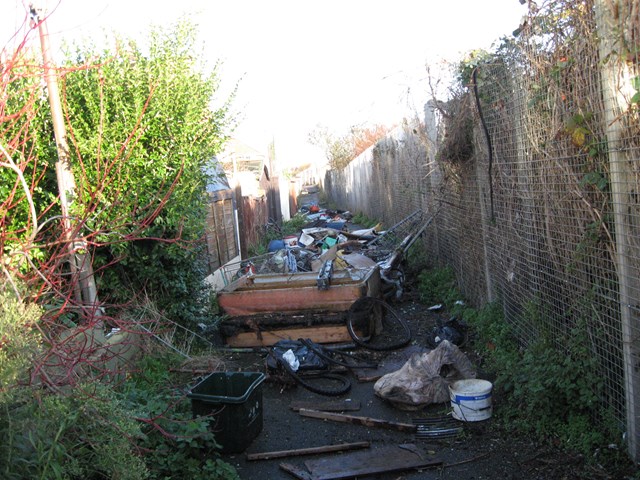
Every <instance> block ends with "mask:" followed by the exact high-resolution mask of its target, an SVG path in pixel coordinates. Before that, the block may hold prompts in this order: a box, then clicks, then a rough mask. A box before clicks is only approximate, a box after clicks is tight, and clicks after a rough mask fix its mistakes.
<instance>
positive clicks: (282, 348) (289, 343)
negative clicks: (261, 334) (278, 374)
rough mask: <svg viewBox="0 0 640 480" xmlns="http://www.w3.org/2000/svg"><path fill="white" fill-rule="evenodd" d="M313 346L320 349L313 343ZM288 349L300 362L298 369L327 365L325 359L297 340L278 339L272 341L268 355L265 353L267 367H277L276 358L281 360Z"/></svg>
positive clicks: (319, 347) (321, 368)
mask: <svg viewBox="0 0 640 480" xmlns="http://www.w3.org/2000/svg"><path fill="white" fill-rule="evenodd" d="M314 348H318V349H321V348H322V347H321V346H320V345H315V344H314ZM289 350H291V351H292V352H293V354H294V355H295V357H296V359H297V360H298V362H299V363H300V365H299V367H298V370H326V369H327V368H328V367H329V364H328V362H327V361H326V360H324V359H323V358H322V357H320V355H318V354H317V353H316V352H315V351H314V350H313V349H311V348H309V347H308V346H306V345H305V344H303V343H302V342H301V341H299V340H280V341H279V342H276V343H274V344H273V346H272V347H271V350H270V351H269V355H267V367H269V368H271V369H274V370H275V369H277V368H278V360H283V356H284V355H285V353H287V352H288V351H289ZM285 361H286V360H285Z"/></svg>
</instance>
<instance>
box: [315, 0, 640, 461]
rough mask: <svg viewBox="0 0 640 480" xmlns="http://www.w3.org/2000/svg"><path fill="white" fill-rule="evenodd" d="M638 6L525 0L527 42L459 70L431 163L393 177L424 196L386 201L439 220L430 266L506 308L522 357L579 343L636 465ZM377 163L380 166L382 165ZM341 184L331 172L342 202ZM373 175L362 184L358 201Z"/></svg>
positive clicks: (437, 119)
mask: <svg viewBox="0 0 640 480" xmlns="http://www.w3.org/2000/svg"><path fill="white" fill-rule="evenodd" d="M639 8H640V7H639V6H638V2H637V1H633V0H617V1H604V0H584V1H578V0H561V1H557V0H555V1H546V2H542V1H541V2H537V3H534V2H531V1H530V2H529V15H528V17H527V18H526V21H524V22H523V24H522V25H521V26H520V28H519V33H518V35H517V36H515V37H513V38H511V39H504V40H503V41H502V44H501V46H500V47H499V48H498V49H497V50H496V51H495V52H493V53H491V54H485V55H484V56H482V57H477V58H476V59H475V60H473V61H470V62H469V63H468V64H467V65H466V69H465V68H461V69H460V71H459V72H458V73H459V75H460V79H461V80H462V82H461V85H462V87H460V85H459V86H458V88H457V90H456V89H455V88H452V90H453V91H454V93H453V95H452V96H451V98H450V100H448V101H446V102H443V101H437V100H434V101H431V102H430V103H429V104H428V105H427V106H426V108H425V127H426V128H424V132H425V137H427V141H425V142H423V144H424V145H425V150H426V152H425V157H426V161H425V162H424V164H423V165H420V166H416V167H412V166H411V165H410V163H411V162H404V164H403V166H402V167H399V166H398V165H397V164H393V168H395V169H397V170H400V169H401V168H402V169H403V171H404V172H405V173H404V178H412V179H415V178H419V179H420V185H419V186H418V187H415V188H413V189H411V191H410V192H409V190H408V189H407V187H408V186H410V184H408V183H405V184H395V183H394V177H393V176H390V175H387V176H386V180H387V184H386V191H387V192H389V191H391V192H403V202H404V204H405V205H412V206H415V205H416V204H417V205H419V206H420V207H421V208H422V209H423V210H425V211H431V212H435V211H439V213H438V215H437V216H436V218H435V220H434V222H433V225H432V226H431V227H430V228H429V229H428V230H427V232H426V233H427V239H426V245H427V248H428V251H429V254H430V256H432V258H433V260H434V263H436V264H440V265H447V266H450V267H452V268H453V269H454V271H455V272H456V277H457V279H458V283H459V285H460V287H461V289H462V291H463V293H464V294H465V297H466V298H467V299H468V300H469V301H470V302H472V303H473V304H475V305H476V306H480V305H483V304H484V303H486V302H491V301H498V302H500V303H501V304H502V305H503V310H504V313H505V318H506V319H507V321H508V322H509V323H510V324H511V325H512V326H513V327H514V329H515V331H516V333H517V335H518V337H519V339H520V341H521V342H522V343H523V345H527V344H530V343H533V342H535V341H536V340H538V339H540V338H544V339H546V340H548V341H550V342H551V343H553V342H555V344H556V348H557V349H558V350H559V351H560V352H563V351H566V349H567V348H568V347H567V345H566V344H563V339H566V338H575V337H576V336H578V335H579V338H580V339H581V341H582V343H583V345H582V347H583V348H586V349H588V351H589V352H590V353H591V354H592V355H593V356H594V357H595V358H596V359H597V364H598V372H599V375H600V376H601V380H602V383H603V390H602V397H603V398H602V400H603V402H604V405H606V410H607V414H606V415H603V416H602V418H601V419H599V420H597V421H600V422H608V423H609V425H607V426H606V427H607V428H609V429H610V428H611V426H612V425H611V424H613V426H614V428H615V429H616V430H618V431H619V432H620V434H621V435H622V436H623V437H624V439H625V441H626V442H627V445H628V448H629V451H630V453H631V456H632V458H634V459H635V460H636V461H640V315H639V314H640V111H639V107H640V11H639ZM373 154H374V159H373V160H371V162H370V163H372V164H374V165H376V164H379V163H381V162H384V157H382V156H378V157H375V151H374V152H373ZM410 157H411V155H406V154H402V153H400V154H397V155H394V158H395V161H396V162H397V161H399V160H400V161H402V159H403V158H410ZM376 162H377V163H376ZM360 163H362V161H360ZM354 165H358V162H355V163H354ZM354 168H355V167H354ZM358 168H361V169H362V168H363V167H362V166H361V167H358ZM366 168H368V169H369V170H370V169H371V167H370V166H368V167H366ZM378 168H380V167H378ZM411 169H413V170H412V172H413V173H410V172H409V171H410V170H411ZM340 175H343V177H344V174H338V173H330V174H329V177H328V178H329V181H328V182H327V183H328V186H329V187H330V188H329V194H330V196H332V197H333V194H334V191H337V190H339V189H340V188H341V187H340V186H343V183H344V178H343V177H341V176H340ZM368 175H369V174H368ZM349 177H353V178H359V177H358V172H357V171H355V172H351V173H349ZM369 177H370V175H369V176H366V175H365V176H362V177H360V178H361V181H362V182H364V183H365V184H366V185H361V186H360V191H363V189H365V190H366V189H367V185H368V184H369V183H370V182H369ZM349 188H351V189H352V190H356V188H357V187H354V186H353V185H352V186H351V187H349ZM371 190H372V192H371V195H372V197H373V196H375V195H378V197H380V198H371V199H367V200H366V201H364V202H363V201H361V203H362V204H368V205H377V204H385V205H387V207H385V208H381V209H380V210H381V211H383V212H384V213H385V216H387V217H391V216H393V213H389V212H387V209H388V204H389V201H387V202H386V203H385V198H382V197H381V196H380V195H379V194H378V190H379V189H376V188H372V189H371ZM387 198H388V199H389V200H392V199H393V197H392V196H389V195H387ZM344 200H345V201H346V202H347V203H346V204H345V206H346V207H347V208H352V207H350V205H349V203H348V201H349V200H348V195H347V196H346V198H344ZM395 203H398V202H395ZM396 209H397V210H399V211H402V208H401V207H400V206H399V205H395V206H394V211H395V210H396ZM372 216H375V214H373V215H372ZM400 216H401V215H400V214H397V216H396V218H399V217H400ZM600 426H601V427H605V425H600Z"/></svg>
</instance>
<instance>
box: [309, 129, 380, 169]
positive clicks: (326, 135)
mask: <svg viewBox="0 0 640 480" xmlns="http://www.w3.org/2000/svg"><path fill="white" fill-rule="evenodd" d="M389 131H390V129H389V128H387V127H385V126H382V125H374V126H370V127H365V126H353V127H351V129H350V130H349V133H347V134H344V135H342V136H336V135H334V134H332V133H330V132H329V129H328V128H327V127H323V126H320V125H319V126H317V127H316V129H315V130H313V131H312V132H311V133H310V134H309V143H311V144H312V145H316V146H318V147H320V148H322V149H323V150H324V152H325V155H326V158H327V161H328V162H329V166H330V167H331V168H333V169H336V170H338V169H341V168H344V167H346V166H347V165H348V164H349V162H351V160H353V159H354V158H355V157H357V156H358V155H360V154H361V153H362V152H364V151H365V150H366V149H367V148H369V147H370V146H372V145H375V144H376V142H377V141H378V140H380V139H382V138H384V137H385V136H386V135H387V134H388V133H389Z"/></svg>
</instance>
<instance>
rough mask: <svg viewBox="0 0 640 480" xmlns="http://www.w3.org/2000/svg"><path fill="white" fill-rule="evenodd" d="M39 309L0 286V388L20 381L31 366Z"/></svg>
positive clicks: (38, 338) (37, 341)
mask: <svg viewBox="0 0 640 480" xmlns="http://www.w3.org/2000/svg"><path fill="white" fill-rule="evenodd" d="M41 314H42V310H41V309H40V308H39V307H38V306H37V305H35V304H33V303H30V304H27V303H23V302H22V301H20V300H19V299H18V298H17V296H16V294H15V293H14V292H13V291H12V290H10V289H5V290H2V289H0V391H2V390H4V389H7V388H9V387H11V386H13V385H15V384H16V383H17V382H18V381H22V380H24V378H23V377H24V376H25V374H26V370H27V369H28V368H30V367H31V366H32V365H33V359H34V357H35V355H36V354H37V353H38V351H39V348H40V344H41V342H42V337H41V335H40V332H39V331H38V329H37V325H38V321H39V320H40V315H41Z"/></svg>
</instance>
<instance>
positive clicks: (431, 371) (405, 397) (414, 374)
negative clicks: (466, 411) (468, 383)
mask: <svg viewBox="0 0 640 480" xmlns="http://www.w3.org/2000/svg"><path fill="white" fill-rule="evenodd" d="M467 378H476V371H475V368H474V366H473V364H472V363H471V361H470V360H469V359H468V358H467V356H466V355H465V354H464V353H463V352H462V351H461V350H460V349H459V348H458V347H457V346H455V345H454V344H452V343H451V342H449V341H448V340H443V341H442V342H440V344H439V345H438V347H437V348H435V349H434V350H431V351H430V352H428V353H423V354H419V353H414V354H413V355H412V356H411V357H410V358H409V360H408V361H407V363H405V364H404V365H403V366H402V368H400V370H397V371H395V372H392V373H388V374H386V375H384V376H383V377H381V378H380V379H379V380H378V381H377V382H376V383H375V385H374V386H373V390H374V391H375V393H376V395H378V396H379V397H381V398H383V399H384V400H387V401H388V402H390V403H392V404H393V405H394V406H396V407H397V408H399V409H401V410H418V409H421V408H424V407H426V406H427V405H430V404H432V403H444V402H447V401H449V385H450V384H451V383H453V382H454V381H456V380H461V379H467Z"/></svg>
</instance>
